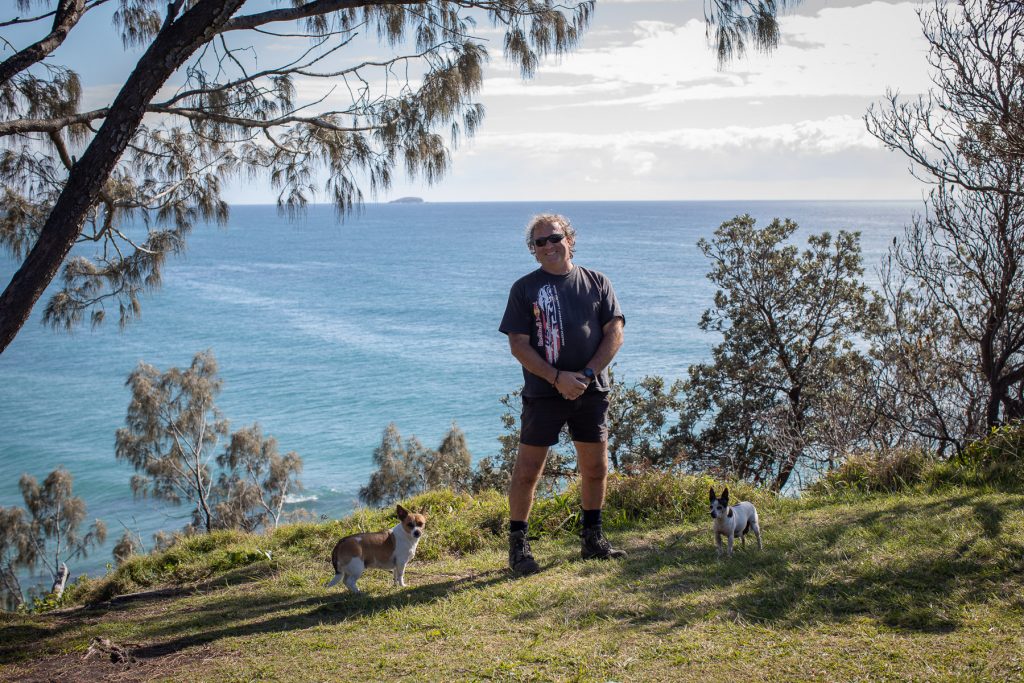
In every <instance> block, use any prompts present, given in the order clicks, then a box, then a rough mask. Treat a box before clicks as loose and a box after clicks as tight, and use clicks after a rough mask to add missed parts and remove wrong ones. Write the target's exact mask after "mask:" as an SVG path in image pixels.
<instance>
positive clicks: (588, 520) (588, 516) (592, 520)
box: [583, 510, 601, 529]
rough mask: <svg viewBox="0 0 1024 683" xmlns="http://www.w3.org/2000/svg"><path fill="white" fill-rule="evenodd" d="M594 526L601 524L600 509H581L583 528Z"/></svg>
mask: <svg viewBox="0 0 1024 683" xmlns="http://www.w3.org/2000/svg"><path fill="white" fill-rule="evenodd" d="M595 526H601V511H600V510H584V511H583V528H584V529H590V528H593V527H595Z"/></svg>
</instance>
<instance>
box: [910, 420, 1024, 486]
mask: <svg viewBox="0 0 1024 683" xmlns="http://www.w3.org/2000/svg"><path fill="white" fill-rule="evenodd" d="M930 481H931V482H932V483H933V484H936V485H938V484H959V485H965V486H991V487H994V488H997V489H1000V490H1007V491H1022V490H1024V422H1014V423H1012V424H1008V425H1003V426H1001V427H993V428H992V429H990V430H989V433H988V434H987V435H986V436H985V437H983V438H981V439H978V440H976V441H973V442H971V443H970V444H968V446H967V447H966V448H965V449H964V450H963V451H961V452H960V453H959V454H957V455H956V456H954V457H953V458H951V459H950V460H949V461H948V462H945V463H943V464H941V465H939V466H937V467H936V468H935V470H934V472H932V473H931V477H930Z"/></svg>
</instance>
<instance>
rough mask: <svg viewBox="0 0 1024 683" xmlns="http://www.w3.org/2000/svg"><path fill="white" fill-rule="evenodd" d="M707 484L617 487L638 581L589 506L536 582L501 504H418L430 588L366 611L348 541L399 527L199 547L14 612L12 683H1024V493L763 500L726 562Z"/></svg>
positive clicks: (365, 522)
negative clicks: (615, 557)
mask: <svg viewBox="0 0 1024 683" xmlns="http://www.w3.org/2000/svg"><path fill="white" fill-rule="evenodd" d="M708 483H709V481H708V480H706V479H700V478H672V477H667V476H652V477H646V478H642V479H631V480H625V479H615V480H614V481H613V482H612V491H611V495H610V506H609V510H608V517H609V524H608V526H609V535H610V536H611V537H612V539H613V540H614V541H616V542H617V544H620V545H622V546H623V547H625V548H626V549H627V550H628V551H629V552H630V556H629V558H628V559H627V560H625V561H622V562H600V561H589V562H583V561H580V560H579V559H578V557H579V546H578V539H577V537H576V536H575V533H574V532H573V531H571V529H572V528H573V527H574V525H575V524H576V522H577V520H576V517H575V514H576V513H575V510H576V499H575V495H576V494H575V492H574V491H569V492H568V493H567V494H565V495H564V496H561V497H559V498H556V499H553V500H548V501H543V502H542V503H541V504H540V505H539V506H538V509H537V511H536V517H535V519H536V522H537V524H536V526H538V527H540V529H539V530H540V531H541V533H542V538H541V540H539V541H537V542H535V543H534V544H533V545H534V550H535V554H536V555H537V557H538V560H539V561H540V562H541V564H542V565H543V566H544V571H543V572H542V573H541V574H539V575H536V576H531V577H528V578H524V579H515V578H512V577H511V576H510V575H509V573H508V572H507V571H506V569H505V563H506V549H505V543H504V531H503V530H504V524H505V523H506V520H507V509H506V508H505V504H504V501H503V499H502V497H500V496H498V495H493V496H483V497H481V498H479V499H471V498H468V497H460V496H455V495H452V494H448V493H433V494H427V495H425V496H421V497H420V498H418V499H414V500H412V501H410V503H409V505H408V506H409V507H411V508H415V509H423V510H426V511H428V513H429V514H430V515H431V520H430V521H429V522H428V529H427V534H428V535H427V537H426V539H425V540H424V541H423V543H422V544H421V549H420V553H419V555H418V557H417V559H416V560H415V561H414V562H413V563H412V564H410V566H409V568H408V570H407V571H406V580H407V582H408V583H409V586H408V587H406V588H397V589H396V588H394V587H392V586H391V585H390V575H389V574H388V573H386V572H382V571H370V572H367V574H366V575H364V577H363V579H362V580H361V581H360V586H361V588H363V590H365V591H366V593H365V594H364V595H361V596H353V595H350V594H348V593H347V592H345V591H343V590H338V589H336V588H335V589H330V590H326V589H324V588H322V584H323V582H324V581H325V580H326V579H327V578H328V577H329V576H330V573H331V571H330V568H329V565H328V561H327V557H328V554H329V552H330V548H331V546H332V545H333V543H334V541H335V540H336V539H337V537H338V536H339V535H341V534H344V533H348V532H349V531H351V530H353V529H358V528H362V529H372V528H384V527H387V526H390V525H391V524H393V521H391V520H392V518H393V513H390V512H388V511H382V512H365V511H364V512H362V513H360V514H358V515H356V516H354V517H352V518H350V519H347V520H344V521H343V522H331V523H324V524H321V525H295V526H290V527H287V528H283V529H281V530H279V531H278V532H276V533H275V534H273V535H271V536H247V535H244V534H235V533H224V534H215V535H213V536H209V537H199V538H195V539H190V540H188V541H185V542H183V543H180V544H179V545H178V546H176V547H175V548H173V549H171V550H170V551H168V552H166V553H163V554H161V555H157V556H151V557H146V558H135V559H134V560H132V561H131V562H130V563H128V564H127V565H125V566H123V567H121V568H120V569H119V570H118V571H117V572H116V573H114V574H112V575H111V576H109V577H107V578H106V579H104V580H103V581H99V582H93V583H92V584H90V585H88V586H82V587H79V588H78V589H77V591H78V594H77V599H78V600H81V601H85V602H88V603H92V606H86V607H79V608H74V609H64V610H61V611H57V612H51V613H49V614H42V615H6V616H4V617H3V620H2V621H0V679H5V680H6V679H27V680H50V679H60V680H98V679H103V678H107V679H111V680H152V679H158V680H182V681H185V680H223V681H257V680H258V681H265V680H297V681H298V680H301V681H306V680H309V681H313V680H323V681H335V680H362V681H377V680H389V681H390V680H410V681H419V680H428V681H445V680H448V681H450V680H581V681H607V680H615V681H651V680H693V679H696V678H698V677H699V678H702V679H718V680H736V681H775V680H822V681H825V680H828V681H836V680H844V681H847V680H1013V679H1021V678H1024V655H1022V654H1021V653H1022V652H1024V635H1022V634H1024V630H1022V626H1024V623H1022V622H1024V619H1022V617H1024V591H1022V589H1024V585H1022V584H1024V537H1022V534H1021V529H1022V528H1024V496H1022V495H1020V494H1013V493H1010V494H1008V493H999V492H994V491H990V490H989V491H986V490H983V489H979V488H967V487H960V488H954V489H948V490H945V491H943V492H939V493H934V492H932V493H928V492H913V493H906V492H904V493H896V494H885V493H875V494H846V495H844V496H835V495H833V496H829V497H808V498H805V499H802V500H785V499H782V500H776V499H773V498H771V497H769V496H767V495H765V494H761V493H758V492H755V491H751V490H750V489H746V488H743V487H740V488H739V489H737V490H736V491H735V492H734V498H747V499H752V500H754V502H755V503H756V504H757V505H758V507H759V510H760V513H761V519H762V525H763V528H764V539H765V549H764V551H763V552H757V550H756V547H755V546H752V545H751V544H748V546H747V548H746V550H742V549H738V550H737V552H736V555H735V556H734V557H733V558H731V559H719V558H718V557H717V556H716V553H715V550H714V541H713V538H712V534H711V531H710V520H709V519H708V518H707V513H706V512H705V508H706V497H707V484H708ZM736 493H739V494H740V495H739V496H737V495H736ZM496 532H497V533H496ZM268 554H269V557H268ZM140 591H147V592H143V593H141V594H138V593H139V592H140ZM129 592H131V593H137V594H136V595H134V596H127V597H126V596H125V595H124V594H125V593H129ZM119 596H120V597H119Z"/></svg>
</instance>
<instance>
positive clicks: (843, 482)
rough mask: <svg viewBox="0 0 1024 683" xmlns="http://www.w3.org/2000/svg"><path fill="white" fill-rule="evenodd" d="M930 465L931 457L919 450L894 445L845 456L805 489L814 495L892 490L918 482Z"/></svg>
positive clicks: (904, 487) (902, 488) (895, 490)
mask: <svg viewBox="0 0 1024 683" xmlns="http://www.w3.org/2000/svg"><path fill="white" fill-rule="evenodd" d="M931 464H932V457H931V456H930V455H929V454H928V453H927V452H925V451H923V450H919V449H910V448H906V449H900V448H894V449H889V450H884V451H878V452H873V453H859V454H857V455H854V456H851V457H850V458H848V459H847V460H846V461H845V462H844V463H843V464H842V465H841V466H840V467H839V469H836V470H833V471H832V472H829V473H828V474H826V475H825V476H823V477H822V478H821V479H819V480H818V481H816V482H814V483H813V484H811V485H810V486H809V487H808V489H807V490H808V492H810V493H812V494H816V495H834V494H837V493H842V492H845V491H857V492H865V493H866V492H874V491H884V492H889V493H895V492H897V491H902V490H904V489H906V488H909V487H911V486H914V485H916V484H919V483H921V481H922V480H923V479H924V478H925V473H926V472H927V471H928V470H929V467H930V466H931Z"/></svg>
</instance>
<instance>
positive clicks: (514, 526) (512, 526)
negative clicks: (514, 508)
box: [508, 519, 530, 533]
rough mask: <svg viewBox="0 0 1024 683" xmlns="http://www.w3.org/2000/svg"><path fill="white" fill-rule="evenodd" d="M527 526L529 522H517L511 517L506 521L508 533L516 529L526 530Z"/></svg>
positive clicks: (528, 526)
mask: <svg viewBox="0 0 1024 683" xmlns="http://www.w3.org/2000/svg"><path fill="white" fill-rule="evenodd" d="M529 528H530V524H529V522H517V521H515V520H514V519H513V520H511V521H510V522H509V523H508V530H509V532H510V533H515V532H517V531H527V530H528V529H529Z"/></svg>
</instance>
